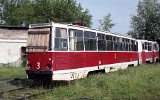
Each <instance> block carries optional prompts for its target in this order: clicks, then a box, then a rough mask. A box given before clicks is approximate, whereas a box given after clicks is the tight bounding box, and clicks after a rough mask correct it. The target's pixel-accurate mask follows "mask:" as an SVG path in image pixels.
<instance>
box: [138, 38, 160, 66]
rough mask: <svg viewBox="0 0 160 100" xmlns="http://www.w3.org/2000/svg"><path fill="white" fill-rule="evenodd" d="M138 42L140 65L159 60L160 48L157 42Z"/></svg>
mask: <svg viewBox="0 0 160 100" xmlns="http://www.w3.org/2000/svg"><path fill="white" fill-rule="evenodd" d="M137 41H138V54H139V64H145V63H154V62H157V61H158V60H159V46H158V43H157V42H153V41H148V40H137Z"/></svg>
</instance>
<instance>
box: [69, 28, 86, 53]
mask: <svg viewBox="0 0 160 100" xmlns="http://www.w3.org/2000/svg"><path fill="white" fill-rule="evenodd" d="M69 49H70V50H71V51H83V50H84V45H83V31H81V30H75V29H69Z"/></svg>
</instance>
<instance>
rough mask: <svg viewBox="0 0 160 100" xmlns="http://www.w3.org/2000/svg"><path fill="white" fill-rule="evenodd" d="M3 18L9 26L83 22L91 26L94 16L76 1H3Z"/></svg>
mask: <svg viewBox="0 0 160 100" xmlns="http://www.w3.org/2000/svg"><path fill="white" fill-rule="evenodd" d="M3 1H5V3H3V4H2V3H0V4H2V5H3V6H4V7H3V8H4V9H3V16H2V17H1V18H0V19H2V20H4V22H5V24H7V25H21V24H22V23H24V22H25V23H26V24H31V23H47V22H50V21H54V22H60V23H72V22H75V21H77V20H81V21H83V22H84V23H86V24H85V25H86V26H90V25H91V18H92V16H91V15H90V14H89V11H88V10H84V9H83V8H82V7H81V5H80V4H77V3H76V0H3Z"/></svg>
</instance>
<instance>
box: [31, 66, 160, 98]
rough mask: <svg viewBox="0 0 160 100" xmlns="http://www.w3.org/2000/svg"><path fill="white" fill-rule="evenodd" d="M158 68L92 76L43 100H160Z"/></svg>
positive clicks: (138, 68) (148, 67)
mask: <svg viewBox="0 0 160 100" xmlns="http://www.w3.org/2000/svg"><path fill="white" fill-rule="evenodd" d="M159 98H160V64H152V65H151V64H150V65H141V66H139V67H134V68H130V69H125V70H119V71H117V72H112V73H108V74H98V75H91V76H89V77H87V78H84V79H81V80H76V82H75V83H74V84H70V85H69V86H61V87H58V88H55V89H53V91H52V92H50V93H47V94H45V95H43V96H41V97H38V98H34V99H43V100H159Z"/></svg>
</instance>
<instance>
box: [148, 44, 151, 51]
mask: <svg viewBox="0 0 160 100" xmlns="http://www.w3.org/2000/svg"><path fill="white" fill-rule="evenodd" d="M148 51H152V44H151V43H148Z"/></svg>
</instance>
